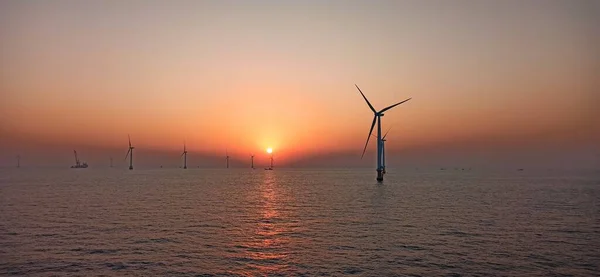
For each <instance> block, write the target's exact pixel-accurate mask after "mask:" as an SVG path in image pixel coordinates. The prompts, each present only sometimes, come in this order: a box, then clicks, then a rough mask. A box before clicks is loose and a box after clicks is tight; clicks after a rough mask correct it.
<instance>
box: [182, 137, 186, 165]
mask: <svg viewBox="0 0 600 277" xmlns="http://www.w3.org/2000/svg"><path fill="white" fill-rule="evenodd" d="M181 156H183V169H187V150H186V149H185V142H184V143H183V153H182V154H181Z"/></svg>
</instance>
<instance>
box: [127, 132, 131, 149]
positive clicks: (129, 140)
mask: <svg viewBox="0 0 600 277" xmlns="http://www.w3.org/2000/svg"><path fill="white" fill-rule="evenodd" d="M127 138H128V139H129V148H131V137H130V136H129V135H127Z"/></svg>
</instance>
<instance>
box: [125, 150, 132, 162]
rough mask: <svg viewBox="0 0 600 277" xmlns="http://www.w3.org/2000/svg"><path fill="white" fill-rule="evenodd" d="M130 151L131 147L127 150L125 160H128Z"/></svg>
mask: <svg viewBox="0 0 600 277" xmlns="http://www.w3.org/2000/svg"><path fill="white" fill-rule="evenodd" d="M129 152H131V148H129V150H128V151H127V154H125V160H127V156H129Z"/></svg>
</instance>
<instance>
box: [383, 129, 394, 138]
mask: <svg viewBox="0 0 600 277" xmlns="http://www.w3.org/2000/svg"><path fill="white" fill-rule="evenodd" d="M391 129H392V127H390V128H389V129H388V130H387V132H385V135H383V137H382V138H381V139H385V136H387V134H388V133H389V132H390V130H391Z"/></svg>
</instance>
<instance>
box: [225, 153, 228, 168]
mask: <svg viewBox="0 0 600 277" xmlns="http://www.w3.org/2000/svg"><path fill="white" fill-rule="evenodd" d="M225 160H227V168H229V154H228V153H227V149H225Z"/></svg>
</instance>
